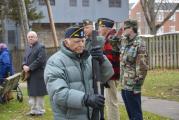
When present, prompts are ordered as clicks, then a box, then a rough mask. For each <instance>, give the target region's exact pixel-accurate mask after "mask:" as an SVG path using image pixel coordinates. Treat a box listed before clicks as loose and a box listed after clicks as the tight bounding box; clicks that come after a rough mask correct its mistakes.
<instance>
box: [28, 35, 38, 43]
mask: <svg viewBox="0 0 179 120" xmlns="http://www.w3.org/2000/svg"><path fill="white" fill-rule="evenodd" d="M27 40H28V43H29V44H31V45H33V44H34V43H36V42H37V41H38V37H37V34H36V33H35V32H29V33H28V34H27Z"/></svg>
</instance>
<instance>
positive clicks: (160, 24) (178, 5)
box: [156, 3, 179, 29]
mask: <svg viewBox="0 0 179 120" xmlns="http://www.w3.org/2000/svg"><path fill="white" fill-rule="evenodd" d="M178 8H179V3H177V5H176V7H175V8H174V9H173V10H172V11H171V12H169V13H168V15H167V16H166V17H165V18H164V20H163V21H162V22H161V23H159V24H157V25H156V28H157V29H158V28H160V27H161V26H162V25H163V24H164V23H165V22H166V21H167V20H168V19H169V18H170V17H171V16H172V15H173V14H174V13H175V11H176V10H177V9H178Z"/></svg>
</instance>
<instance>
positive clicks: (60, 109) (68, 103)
mask: <svg viewBox="0 0 179 120" xmlns="http://www.w3.org/2000/svg"><path fill="white" fill-rule="evenodd" d="M91 58H92V57H91V56H89V54H88V53H86V52H84V54H83V55H82V56H78V55H76V54H75V53H73V52H71V51H70V50H68V49H67V48H66V47H64V46H63V45H62V47H61V49H60V51H58V52H57V53H55V54H54V55H53V56H51V57H50V58H49V60H48V62H47V64H46V68H45V72H44V78H45V83H46V86H47V91H48V93H49V96H50V100H51V104H52V109H53V112H54V119H55V120H88V117H87V116H88V115H90V116H91V108H87V107H86V106H85V105H84V103H83V97H84V94H93V88H92V64H91ZM113 73H114V72H113V69H112V65H111V64H110V62H109V61H108V60H107V58H106V60H105V62H104V63H103V64H102V65H101V75H102V80H104V81H107V80H108V79H109V78H110V77H111V76H112V75H113ZM89 109H90V110H89Z"/></svg>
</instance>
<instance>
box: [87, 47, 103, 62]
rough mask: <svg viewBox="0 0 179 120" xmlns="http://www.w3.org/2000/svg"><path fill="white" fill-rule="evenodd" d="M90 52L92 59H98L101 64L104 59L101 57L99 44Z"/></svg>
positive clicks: (101, 51)
mask: <svg viewBox="0 0 179 120" xmlns="http://www.w3.org/2000/svg"><path fill="white" fill-rule="evenodd" d="M90 54H91V56H92V57H93V59H96V60H97V61H99V63H100V64H102V63H103V62H104V61H105V59H104V57H103V50H102V49H101V47H100V46H96V47H94V48H92V49H91V51H90Z"/></svg>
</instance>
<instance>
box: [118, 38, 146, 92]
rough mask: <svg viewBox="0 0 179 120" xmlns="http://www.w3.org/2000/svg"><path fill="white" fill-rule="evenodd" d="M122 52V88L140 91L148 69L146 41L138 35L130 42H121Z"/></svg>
mask: <svg viewBox="0 0 179 120" xmlns="http://www.w3.org/2000/svg"><path fill="white" fill-rule="evenodd" d="M125 41H127V40H125ZM120 52H121V54H120V71H121V72H120V81H121V82H122V88H123V89H125V90H129V91H134V93H140V92H141V86H142V85H143V82H144V79H145V77H146V75H147V70H148V55H147V49H146V45H145V41H144V40H142V39H141V38H140V37H138V36H136V37H135V38H134V39H133V40H130V42H121V48H120Z"/></svg>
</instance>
